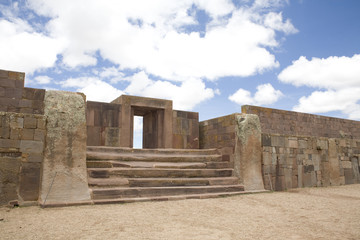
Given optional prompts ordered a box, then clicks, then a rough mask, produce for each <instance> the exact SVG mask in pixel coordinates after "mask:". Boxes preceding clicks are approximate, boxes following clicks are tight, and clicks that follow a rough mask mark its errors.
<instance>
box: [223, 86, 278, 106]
mask: <svg viewBox="0 0 360 240" xmlns="http://www.w3.org/2000/svg"><path fill="white" fill-rule="evenodd" d="M256 89H257V91H256V93H255V94H254V96H251V92H249V91H247V90H245V89H242V88H240V89H239V90H237V91H236V92H235V93H234V94H232V95H230V96H229V100H230V101H233V102H235V103H237V104H240V105H246V104H249V105H270V104H273V103H275V102H277V101H278V100H279V98H280V97H282V96H283V94H282V92H281V91H280V90H276V89H274V87H273V86H272V85H271V84H270V83H267V84H262V85H259V86H257V88H256Z"/></svg>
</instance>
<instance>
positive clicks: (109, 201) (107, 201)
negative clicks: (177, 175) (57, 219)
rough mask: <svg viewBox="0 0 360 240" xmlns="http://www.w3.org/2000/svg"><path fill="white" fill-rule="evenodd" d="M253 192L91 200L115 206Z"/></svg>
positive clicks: (95, 202) (241, 192)
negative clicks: (118, 204) (117, 204)
mask: <svg viewBox="0 0 360 240" xmlns="http://www.w3.org/2000/svg"><path fill="white" fill-rule="evenodd" d="M249 193H253V192H248V191H240V192H219V193H206V194H187V195H174V196H157V197H135V198H114V199H97V200H93V203H94V204H116V203H120V204H122V203H135V202H149V201H178V200H185V199H208V198H219V197H230V196H236V195H240V194H249Z"/></svg>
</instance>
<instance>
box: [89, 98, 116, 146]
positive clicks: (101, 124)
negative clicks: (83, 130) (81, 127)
mask: <svg viewBox="0 0 360 240" xmlns="http://www.w3.org/2000/svg"><path fill="white" fill-rule="evenodd" d="M86 108H87V110H86V124H87V136H88V137H87V145H88V146H114V147H115V146H120V130H121V105H120V104H113V103H102V102H92V101H88V102H87V104H86Z"/></svg>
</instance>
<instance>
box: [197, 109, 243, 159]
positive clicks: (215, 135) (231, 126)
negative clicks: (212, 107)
mask: <svg viewBox="0 0 360 240" xmlns="http://www.w3.org/2000/svg"><path fill="white" fill-rule="evenodd" d="M235 129H236V114H231V115H227V116H224V117H219V118H214V119H210V120H206V121H203V122H200V124H199V136H200V148H201V149H207V148H217V149H219V151H220V152H221V154H222V155H223V160H224V161H231V162H234V151H235V144H236V143H235V136H236V133H235Z"/></svg>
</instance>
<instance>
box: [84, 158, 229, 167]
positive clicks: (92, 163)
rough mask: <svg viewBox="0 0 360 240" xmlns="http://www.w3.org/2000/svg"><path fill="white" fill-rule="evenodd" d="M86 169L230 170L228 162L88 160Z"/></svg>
mask: <svg viewBox="0 0 360 240" xmlns="http://www.w3.org/2000/svg"><path fill="white" fill-rule="evenodd" d="M86 164H87V167H88V168H113V167H128V168H178V169H186V168H192V169H196V168H230V167H231V164H230V162H142V161H105V160H104V161H96V160H88V161H87V162H86Z"/></svg>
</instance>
